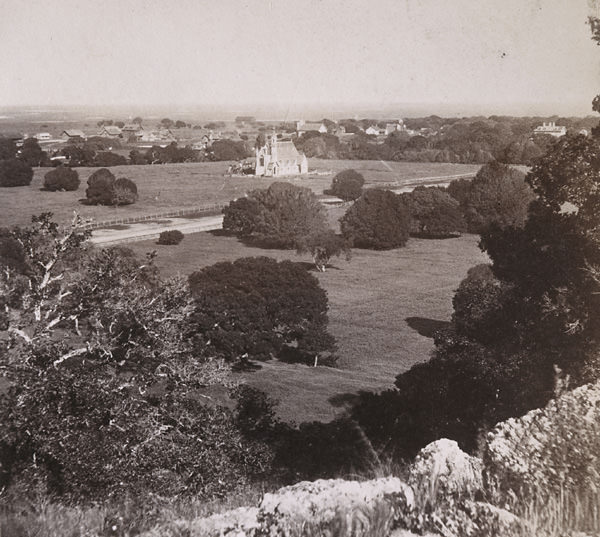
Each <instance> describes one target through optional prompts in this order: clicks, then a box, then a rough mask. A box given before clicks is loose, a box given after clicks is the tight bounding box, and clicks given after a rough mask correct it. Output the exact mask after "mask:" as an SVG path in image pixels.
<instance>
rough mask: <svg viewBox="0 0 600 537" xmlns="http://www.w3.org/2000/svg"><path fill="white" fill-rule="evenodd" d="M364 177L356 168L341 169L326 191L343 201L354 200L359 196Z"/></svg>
mask: <svg viewBox="0 0 600 537" xmlns="http://www.w3.org/2000/svg"><path fill="white" fill-rule="evenodd" d="M364 184H365V178H364V177H363V176H362V174H360V173H358V172H357V171H356V170H353V169H348V170H343V171H341V172H339V173H337V174H336V175H335V177H334V178H333V181H332V182H331V188H330V189H329V191H328V193H330V194H332V195H333V196H337V197H338V198H341V199H343V200H344V201H354V200H355V199H358V198H360V196H361V194H362V191H363V185H364Z"/></svg>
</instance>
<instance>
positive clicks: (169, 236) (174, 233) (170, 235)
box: [158, 229, 183, 244]
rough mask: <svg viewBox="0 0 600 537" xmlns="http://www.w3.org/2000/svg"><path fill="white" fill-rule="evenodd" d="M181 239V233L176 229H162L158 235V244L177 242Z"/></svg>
mask: <svg viewBox="0 0 600 537" xmlns="http://www.w3.org/2000/svg"><path fill="white" fill-rule="evenodd" d="M182 240H183V233H181V231H179V230H178V229H171V230H169V231H163V232H162V233H161V234H160V235H159V237H158V244H179V243H180V242H181V241H182Z"/></svg>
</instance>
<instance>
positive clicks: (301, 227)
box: [223, 182, 327, 248]
mask: <svg viewBox="0 0 600 537" xmlns="http://www.w3.org/2000/svg"><path fill="white" fill-rule="evenodd" d="M223 213H224V215H225V216H224V221H223V229H227V230H229V231H233V232H234V233H237V234H238V235H239V236H240V237H247V238H250V239H251V240H253V241H255V242H259V243H262V244H265V245H269V246H272V247H277V248H296V246H297V244H298V242H299V241H300V240H302V239H303V238H305V237H308V236H310V235H314V234H316V233H319V232H322V231H325V230H326V229H327V223H326V216H325V209H324V208H323V206H322V204H321V203H320V202H319V200H318V199H317V197H316V195H315V194H314V193H313V192H312V191H311V190H310V189H308V188H305V187H298V186H295V185H292V184H290V183H283V182H275V183H273V184H272V185H271V186H269V188H267V189H259V190H254V191H252V192H250V193H249V194H248V197H247V198H241V199H239V200H237V201H234V202H231V203H230V205H229V207H226V208H225V209H223Z"/></svg>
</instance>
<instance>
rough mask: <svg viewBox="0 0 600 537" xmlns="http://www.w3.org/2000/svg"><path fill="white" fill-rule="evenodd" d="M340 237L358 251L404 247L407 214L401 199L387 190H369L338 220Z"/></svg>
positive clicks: (408, 214) (406, 232)
mask: <svg viewBox="0 0 600 537" xmlns="http://www.w3.org/2000/svg"><path fill="white" fill-rule="evenodd" d="M340 222H341V227H342V235H343V236H344V237H345V238H347V239H348V240H350V241H351V243H352V244H353V246H355V247H357V248H372V249H375V250H389V249H391V248H398V247H400V246H404V245H405V244H406V241H407V240H408V234H409V229H410V213H409V210H408V208H407V207H406V205H405V204H404V202H403V201H402V199H401V198H400V197H399V196H397V195H396V194H394V193H393V192H390V191H389V190H380V189H369V190H366V191H365V193H364V194H363V195H362V196H361V197H360V198H358V200H356V202H355V203H354V205H353V206H352V207H350V209H348V211H347V212H346V214H345V215H344V216H343V217H342V219H341V220H340Z"/></svg>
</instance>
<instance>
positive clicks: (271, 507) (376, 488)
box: [257, 477, 414, 537]
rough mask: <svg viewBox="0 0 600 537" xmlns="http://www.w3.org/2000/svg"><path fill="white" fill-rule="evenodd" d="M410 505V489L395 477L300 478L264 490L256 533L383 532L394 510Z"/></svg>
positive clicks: (356, 535)
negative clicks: (273, 491)
mask: <svg viewBox="0 0 600 537" xmlns="http://www.w3.org/2000/svg"><path fill="white" fill-rule="evenodd" d="M413 508H414V498H413V493H412V490H411V489H410V487H408V486H407V485H406V484H405V483H403V482H402V481H401V480H400V479H398V478H395V477H388V478H382V479H373V480H370V481H344V480H342V479H329V480H324V479H320V480H318V481H314V482H306V481H305V482H301V483H297V484H296V485H293V486H291V487H285V488H283V489H280V490H279V491H277V492H275V493H273V494H266V495H265V497H264V499H263V501H262V502H261V504H260V508H259V513H258V521H259V522H260V525H261V527H260V530H259V532H258V534H257V535H260V536H261V537H262V536H265V537H284V536H285V537H296V536H297V537H301V536H311V535H323V536H326V535H347V536H348V537H350V536H352V537H361V536H373V537H375V536H385V535H389V533H390V532H391V530H392V527H393V525H394V522H395V520H396V519H397V516H398V514H399V513H400V514H401V513H402V512H403V511H405V510H411V509H413Z"/></svg>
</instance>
